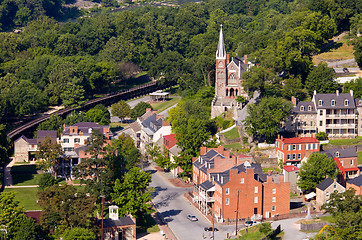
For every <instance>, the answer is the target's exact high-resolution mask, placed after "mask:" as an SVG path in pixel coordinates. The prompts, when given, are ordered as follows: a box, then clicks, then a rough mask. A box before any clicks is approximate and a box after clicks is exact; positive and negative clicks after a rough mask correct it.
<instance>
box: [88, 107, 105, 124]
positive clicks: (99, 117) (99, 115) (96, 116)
mask: <svg viewBox="0 0 362 240" xmlns="http://www.w3.org/2000/svg"><path fill="white" fill-rule="evenodd" d="M85 115H86V116H87V118H89V119H90V120H91V121H92V122H97V123H99V124H101V125H107V124H109V122H110V121H109V117H108V116H107V115H106V114H105V113H104V111H103V110H102V109H99V108H92V109H90V110H88V111H87V113H86V114H85ZM107 117H108V118H107Z"/></svg>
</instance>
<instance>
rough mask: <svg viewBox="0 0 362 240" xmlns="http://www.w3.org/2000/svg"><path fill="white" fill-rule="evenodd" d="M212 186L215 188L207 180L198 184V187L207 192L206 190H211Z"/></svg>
mask: <svg viewBox="0 0 362 240" xmlns="http://www.w3.org/2000/svg"><path fill="white" fill-rule="evenodd" d="M213 186H215V185H214V184H213V183H212V182H210V181H209V180H207V181H205V182H203V183H201V184H200V187H201V188H203V189H205V190H208V189H210V188H212V187H213Z"/></svg>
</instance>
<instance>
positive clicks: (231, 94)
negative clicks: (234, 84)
mask: <svg viewBox="0 0 362 240" xmlns="http://www.w3.org/2000/svg"><path fill="white" fill-rule="evenodd" d="M230 96H231V97H234V89H233V88H230Z"/></svg>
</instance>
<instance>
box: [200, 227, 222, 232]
mask: <svg viewBox="0 0 362 240" xmlns="http://www.w3.org/2000/svg"><path fill="white" fill-rule="evenodd" d="M204 230H205V231H206V232H212V227H206V228H204ZM217 231H219V229H217V228H214V232H217Z"/></svg>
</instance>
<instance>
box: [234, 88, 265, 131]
mask: <svg viewBox="0 0 362 240" xmlns="http://www.w3.org/2000/svg"><path fill="white" fill-rule="evenodd" d="M259 95H260V93H259V92H257V91H255V92H254V96H253V98H252V99H250V101H249V102H248V104H247V105H246V106H245V107H243V109H241V110H238V119H237V122H238V125H239V126H241V125H244V123H243V121H244V120H245V118H246V117H247V116H248V112H247V109H248V108H247V106H248V105H250V104H254V103H255V101H256V99H258V97H259Z"/></svg>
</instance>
